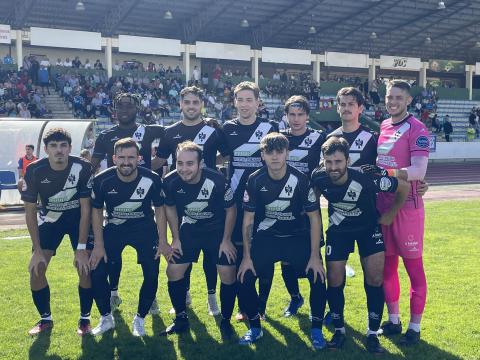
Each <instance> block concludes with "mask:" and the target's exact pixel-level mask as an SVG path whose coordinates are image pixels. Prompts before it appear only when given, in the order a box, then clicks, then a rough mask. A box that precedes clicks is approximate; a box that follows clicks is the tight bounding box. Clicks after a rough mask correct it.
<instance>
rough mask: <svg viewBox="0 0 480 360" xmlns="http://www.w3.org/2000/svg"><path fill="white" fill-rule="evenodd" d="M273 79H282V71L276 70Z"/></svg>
mask: <svg viewBox="0 0 480 360" xmlns="http://www.w3.org/2000/svg"><path fill="white" fill-rule="evenodd" d="M273 80H275V81H280V73H279V72H278V71H276V70H275V72H274V73H273Z"/></svg>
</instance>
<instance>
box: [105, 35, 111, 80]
mask: <svg viewBox="0 0 480 360" xmlns="http://www.w3.org/2000/svg"><path fill="white" fill-rule="evenodd" d="M106 42H107V43H106V46H105V63H106V65H107V74H108V78H109V79H110V78H111V77H112V75H113V64H112V38H111V37H107V38H106Z"/></svg>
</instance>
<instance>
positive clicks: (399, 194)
mask: <svg viewBox="0 0 480 360" xmlns="http://www.w3.org/2000/svg"><path fill="white" fill-rule="evenodd" d="M397 180H398V186H397V190H396V192H395V198H394V200H393V204H392V207H391V208H390V209H389V210H388V211H387V212H386V213H384V214H383V215H382V216H381V217H380V219H379V220H378V222H379V223H380V224H382V225H390V224H391V223H392V222H393V219H394V218H395V216H396V215H397V213H398V210H400V208H401V207H402V206H403V204H404V203H405V200H406V199H407V196H408V193H409V191H410V183H409V182H407V181H405V180H402V179H399V178H397Z"/></svg>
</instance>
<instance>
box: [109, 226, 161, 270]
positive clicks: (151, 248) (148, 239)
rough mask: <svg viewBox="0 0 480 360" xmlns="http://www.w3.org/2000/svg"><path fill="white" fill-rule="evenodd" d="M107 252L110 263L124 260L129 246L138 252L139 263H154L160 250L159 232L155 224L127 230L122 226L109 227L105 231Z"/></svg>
mask: <svg viewBox="0 0 480 360" xmlns="http://www.w3.org/2000/svg"><path fill="white" fill-rule="evenodd" d="M103 241H104V244H105V252H106V253H107V258H108V261H109V262H118V261H120V260H121V259H122V252H123V249H125V247H126V246H127V245H129V246H131V247H133V248H134V249H135V251H136V252H137V263H139V264H141V263H144V262H149V261H153V260H154V259H155V254H156V252H157V248H158V231H157V225H156V224H155V223H152V224H145V225H143V226H141V227H140V226H139V227H135V228H130V229H126V228H124V227H123V226H122V225H107V226H106V227H105V228H104V230H103Z"/></svg>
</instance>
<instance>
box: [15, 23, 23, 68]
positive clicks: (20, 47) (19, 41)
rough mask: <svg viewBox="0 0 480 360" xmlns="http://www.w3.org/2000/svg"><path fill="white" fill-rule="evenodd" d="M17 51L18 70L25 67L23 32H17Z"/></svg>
mask: <svg viewBox="0 0 480 360" xmlns="http://www.w3.org/2000/svg"><path fill="white" fill-rule="evenodd" d="M15 50H16V51H17V68H18V71H20V68H21V67H22V66H23V42H22V30H15Z"/></svg>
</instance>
